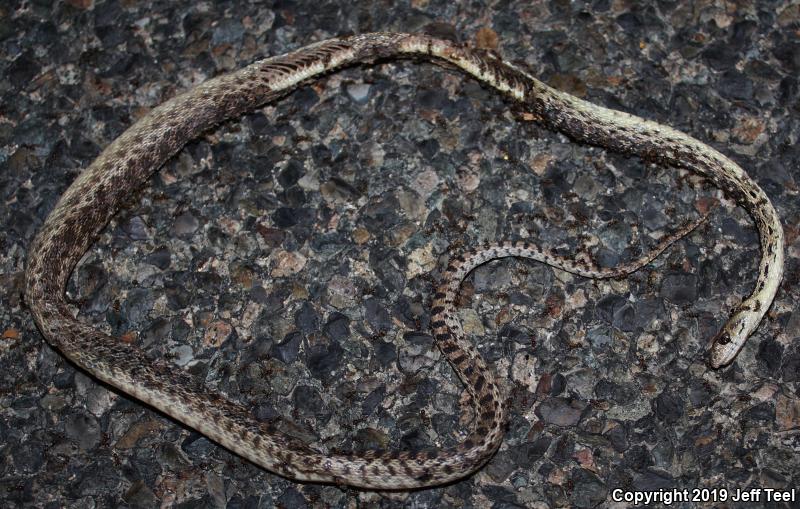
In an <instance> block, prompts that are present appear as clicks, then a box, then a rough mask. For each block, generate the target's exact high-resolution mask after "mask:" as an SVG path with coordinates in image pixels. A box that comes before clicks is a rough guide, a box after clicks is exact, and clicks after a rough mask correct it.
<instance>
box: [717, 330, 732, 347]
mask: <svg viewBox="0 0 800 509" xmlns="http://www.w3.org/2000/svg"><path fill="white" fill-rule="evenodd" d="M714 342H715V343H717V344H720V345H727V344H728V343H730V342H731V336H730V334H728V333H727V332H723V333H721V334H720V335H719V336H717V339H716V341H714Z"/></svg>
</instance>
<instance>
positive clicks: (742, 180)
mask: <svg viewBox="0 0 800 509" xmlns="http://www.w3.org/2000/svg"><path fill="white" fill-rule="evenodd" d="M404 56H406V57H407V56H412V57H418V58H422V59H429V60H431V61H433V62H435V63H438V64H441V65H446V66H450V67H452V66H455V67H457V68H459V69H461V70H463V71H465V72H466V73H467V74H470V75H472V76H473V77H475V78H477V79H478V80H479V81H480V82H482V83H484V84H486V85H488V86H491V87H493V88H495V89H497V90H498V91H500V92H502V93H503V94H505V95H506V96H507V97H508V98H510V99H511V100H513V101H516V102H518V103H519V104H520V105H521V106H522V107H523V108H525V109H526V110H528V111H530V112H531V113H533V114H534V115H535V116H536V117H538V118H540V120H541V121H542V122H543V123H544V124H546V125H547V126H549V127H551V128H553V129H555V130H558V131H561V132H562V133H565V134H566V135H568V136H569V137H571V138H572V139H574V140H577V141H581V142H585V143H589V144H594V145H599V146H602V147H605V148H607V149H610V150H613V151H617V152H622V153H626V154H633V155H638V156H640V157H642V158H643V159H646V160H648V161H655V162H659V163H662V164H667V165H671V166H679V167H684V168H688V169H691V170H694V171H696V172H698V173H700V174H703V175H705V176H706V177H707V178H709V179H710V180H711V181H712V182H713V183H714V184H716V185H717V186H718V187H720V188H721V189H722V190H724V191H725V192H726V193H727V194H728V195H730V196H731V197H733V198H735V199H736V200H737V202H738V203H739V204H740V205H742V206H743V207H744V208H745V209H746V210H747V211H748V212H749V213H750V215H751V216H752V217H753V219H754V220H755V222H756V226H757V228H758V232H759V236H760V241H761V252H762V258H761V262H760V266H759V273H758V278H757V283H756V289H755V291H754V292H753V294H752V295H750V296H749V297H747V298H746V299H744V301H743V302H742V303H741V304H740V305H738V306H737V307H736V308H735V309H734V310H733V313H732V315H731V318H730V319H729V320H728V322H727V323H726V324H725V326H724V327H723V329H722V331H721V332H720V333H719V334H718V335H717V336H716V338H715V339H714V343H713V346H712V347H711V354H710V364H711V366H712V367H720V366H723V365H725V364H727V363H729V362H731V361H732V359H733V358H734V357H735V356H736V354H737V352H738V351H739V349H740V348H741V347H742V344H743V343H744V341H745V339H746V338H747V337H748V336H749V335H750V334H751V333H752V332H753V330H754V329H755V328H756V326H757V325H758V323H759V322H760V320H761V318H762V317H763V315H764V313H765V312H766V311H767V308H768V307H769V306H770V304H771V302H772V299H773V297H774V295H775V292H776V291H777V288H778V283H779V281H780V278H781V273H782V268H783V234H782V229H781V226H780V223H779V220H778V216H777V214H776V212H775V209H774V208H773V206H772V204H771V203H770V201H769V199H768V198H767V196H766V195H765V194H764V192H763V191H762V190H761V188H759V187H758V185H756V184H755V182H753V180H751V179H750V178H749V177H748V176H747V174H745V172H744V171H743V170H742V169H741V168H740V167H739V166H737V165H736V164H735V163H733V162H732V161H731V160H729V159H728V158H726V157H725V156H723V155H722V154H720V153H719V152H717V151H716V150H714V149H712V148H710V147H708V146H706V145H704V144H703V143H701V142H699V141H697V140H695V139H694V138H691V137H689V136H687V135H685V134H683V133H681V132H678V131H676V130H674V129H672V128H669V127H666V126H663V125H659V124H656V123H654V122H650V121H647V120H643V119H641V118H638V117H635V116H633V115H629V114H626V113H621V112H619V111H614V110H610V109H607V108H603V107H600V106H596V105H593V104H591V103H588V102H586V101H583V100H581V99H578V98H575V97H573V96H570V95H568V94H566V93H564V92H560V91H558V90H555V89H553V88H550V87H548V86H547V85H544V84H543V83H541V82H539V81H537V80H536V79H534V78H533V77H532V76H530V75H529V74H527V73H526V72H525V71H523V70H522V69H520V68H519V67H517V66H515V65H512V64H510V63H508V62H506V61H504V60H501V59H500V58H498V57H497V56H495V55H494V54H492V53H487V52H483V51H478V50H472V49H468V48H465V47H463V46H461V45H458V44H455V43H452V42H448V41H443V40H437V39H433V38H431V37H428V36H425V35H410V34H395V33H372V34H363V35H356V36H351V37H342V38H335V39H330V40H327V41H323V42H319V43H316V44H311V45H309V46H306V47H303V48H300V49H298V50H296V51H292V52H291V53H288V54H286V55H283V56H277V57H273V58H269V59H266V60H262V61H260V62H256V63H254V64H252V65H250V66H248V67H245V68H243V69H241V70H239V71H237V72H234V73H231V74H227V75H224V76H220V77H217V78H214V79H211V80H209V81H207V82H205V83H203V84H201V85H199V86H197V87H195V88H193V89H191V90H189V91H188V92H186V93H184V94H182V95H179V96H177V97H175V98H173V99H171V100H169V101H167V102H165V103H164V104H162V105H160V106H158V107H157V108H154V109H153V110H152V111H150V113H149V114H148V115H146V116H145V117H144V118H142V119H140V120H139V121H138V122H136V123H135V124H134V125H133V126H132V127H131V128H129V129H128V130H127V131H125V132H124V133H123V134H122V135H121V136H120V137H119V138H117V139H116V140H115V141H114V142H112V143H111V144H110V145H109V146H108V147H107V148H106V149H105V150H104V151H103V152H102V153H101V154H100V156H99V157H98V158H97V159H96V160H95V161H94V162H93V163H92V164H91V165H90V166H89V167H88V168H86V169H85V170H84V171H83V172H82V173H81V174H80V176H79V177H78V178H77V179H76V180H75V181H74V182H73V183H72V185H71V186H70V187H69V188H68V189H67V191H66V192H65V193H64V195H63V196H62V197H61V199H60V201H59V202H58V204H57V205H56V207H55V209H54V210H53V211H52V212H51V213H50V215H49V216H48V218H47V220H46V221H45V223H44V224H43V225H42V227H41V229H40V231H39V233H38V236H37V237H36V239H35V240H34V241H33V243H32V244H31V247H30V251H29V257H28V266H27V272H26V280H25V291H26V299H27V302H28V305H29V306H30V309H31V311H32V313H33V316H34V318H35V320H36V323H37V325H38V327H39V329H40V330H41V331H42V333H43V334H44V336H45V338H47V340H48V341H49V342H50V343H51V344H52V345H53V346H55V347H56V348H58V349H59V350H60V351H61V352H62V353H63V354H64V355H65V356H66V357H68V358H69V359H70V360H72V361H73V362H74V363H75V364H77V365H78V366H80V367H82V368H83V369H85V370H87V371H88V372H89V373H91V374H92V375H94V376H96V377H97V378H99V379H100V380H102V381H104V382H106V383H108V384H110V385H112V386H114V387H116V388H118V389H120V390H121V391H123V392H125V393H127V394H129V395H131V396H133V397H135V398H138V399H140V400H142V401H144V402H146V403H148V404H150V405H152V406H154V407H155V408H157V409H159V410H161V411H162V412H164V413H166V414H168V415H170V416H172V417H173V418H175V419H177V420H179V421H181V422H183V423H185V424H186V425H188V426H190V427H192V428H194V429H196V430H198V431H199V432H201V433H203V434H204V435H206V436H208V437H210V438H211V439H213V440H216V441H217V442H219V443H220V444H222V445H223V446H225V447H227V448H228V449H230V450H232V451H235V452H236V453H238V454H240V455H242V456H244V457H245V458H247V459H249V460H251V461H253V462H255V463H257V464H258V465H261V466H263V467H265V468H267V469H269V470H271V471H273V472H277V473H279V474H282V475H284V476H287V477H290V478H293V479H297V480H309V481H318V482H334V483H341V484H348V485H353V486H360V487H368V488H395V489H397V488H413V487H419V486H427V485H435V484H441V483H446V482H448V481H452V480H455V479H458V478H460V477H463V476H465V475H467V474H469V473H470V472H472V471H474V470H476V469H477V468H479V467H480V466H481V465H482V464H484V463H485V462H486V461H487V460H488V458H490V457H491V455H492V454H493V453H494V452H495V451H496V450H497V448H498V447H499V445H500V442H501V440H502V436H503V426H504V422H505V409H504V403H503V400H502V398H501V396H500V391H499V389H498V385H497V383H496V382H495V379H494V377H493V375H492V373H491V371H490V370H488V369H487V367H486V365H485V363H484V361H483V359H482V358H481V357H480V355H479V354H478V352H477V350H476V349H475V348H474V347H473V346H472V345H471V344H469V342H467V341H465V340H464V339H463V335H462V334H461V329H460V326H459V324H458V322H457V321H456V320H455V319H454V313H453V312H452V311H453V306H454V304H453V302H454V299H455V294H456V292H457V291H458V288H459V285H460V282H461V279H462V278H463V277H464V276H465V275H466V274H467V273H468V272H469V271H470V270H472V269H473V268H474V267H475V266H477V265H479V264H481V263H484V262H486V261H487V260H490V259H494V258H498V257H504V256H524V257H530V258H534V259H537V260H540V261H543V262H546V263H549V264H551V265H555V266H558V267H561V268H563V269H566V270H569V271H572V272H575V273H578V274H582V275H585V276H590V277H611V276H618V275H621V274H625V273H628V272H630V271H632V270H636V269H637V268H639V267H640V266H641V265H643V264H644V263H647V262H649V261H650V260H651V259H652V258H653V257H654V256H655V255H657V254H658V253H660V252H661V250H663V249H664V248H665V247H666V246H667V245H668V244H669V243H670V242H672V241H674V240H675V239H677V238H679V237H680V236H682V235H684V234H685V233H687V232H688V231H690V230H691V228H693V227H694V226H695V225H696V224H697V223H694V224H692V225H689V226H687V227H684V228H683V229H681V230H680V231H679V232H677V233H676V234H674V235H671V236H669V237H668V238H667V239H666V240H664V241H662V242H661V243H660V244H659V246H658V247H657V248H656V249H655V250H654V251H653V252H652V253H651V254H650V255H647V256H645V257H643V258H642V259H640V260H638V261H635V262H633V263H631V264H629V265H627V266H624V267H620V268H617V269H597V268H595V267H593V266H591V265H590V264H589V263H587V262H585V261H574V262H573V261H569V260H564V259H561V258H558V257H555V256H553V255H552V254H551V253H548V252H546V251H544V250H542V249H540V248H538V247H536V246H531V245H528V244H527V243H520V242H518V241H516V242H502V243H497V244H490V245H485V246H481V247H480V248H478V249H474V250H472V251H470V252H468V253H467V254H465V255H457V256H454V257H453V259H452V260H451V263H450V265H449V267H448V268H447V270H446V271H445V277H444V283H442V285H441V286H440V287H439V288H438V290H437V292H436V294H435V296H434V299H433V310H432V328H433V333H434V335H435V338H436V340H437V342H438V345H439V347H440V348H441V350H442V352H443V353H444V354H445V356H446V357H447V359H448V360H449V361H450V363H451V364H452V365H453V368H454V369H455V370H456V372H457V373H458V375H459V376H460V377H461V379H462V380H463V381H464V383H465V384H466V386H467V388H468V390H469V392H470V393H471V395H472V400H473V403H474V404H475V408H476V416H477V417H476V423H475V425H474V427H473V430H472V432H471V433H470V434H469V435H468V437H467V438H466V439H465V440H463V441H462V442H461V443H459V444H458V445H456V446H454V447H450V448H445V449H433V450H428V451H421V452H411V451H403V452H398V451H394V452H386V451H377V450H373V451H368V452H366V453H353V454H325V453H321V452H319V451H316V450H314V449H312V448H310V447H309V446H308V445H306V444H304V443H301V442H299V441H297V440H295V439H293V438H290V437H288V436H286V435H284V434H282V433H280V432H278V431H277V430H276V429H275V426H273V425H272V424H270V423H262V422H258V421H257V420H255V419H254V418H253V417H252V416H251V415H250V412H249V411H248V409H246V408H244V407H243V406H241V405H237V404H234V403H232V402H230V401H228V400H227V399H225V398H223V397H221V396H220V395H217V394H212V393H207V392H200V391H196V390H194V389H192V387H193V386H194V384H193V383H192V381H191V378H190V377H189V376H188V375H186V374H185V373H182V372H180V371H179V370H176V369H175V368H174V366H170V365H169V364H168V363H166V362H164V361H160V360H156V361H153V360H150V359H148V358H147V357H146V356H145V355H144V353H143V352H142V351H141V350H140V349H138V348H137V347H135V346H131V345H127V344H125V343H124V342H122V341H120V340H118V339H115V338H113V337H111V336H108V335H106V334H104V333H102V332H100V331H97V330H95V329H93V328H91V327H89V326H87V325H85V324H83V323H81V322H80V321H79V320H77V319H76V318H74V317H73V313H72V312H71V310H70V307H69V306H68V305H67V302H66V300H65V296H64V291H65V286H66V283H67V280H68V278H69V276H70V274H71V272H72V270H73V269H74V267H75V265H76V264H77V262H78V260H79V259H80V258H81V256H82V255H83V253H84V252H86V250H87V249H88V248H89V246H90V245H91V244H92V243H93V242H94V240H95V239H96V238H97V236H98V234H99V232H100V231H101V230H102V229H103V228H104V227H105V226H106V225H107V224H108V222H109V220H110V218H111V217H112V216H113V215H114V214H115V213H116V212H117V211H118V210H119V209H120V207H121V206H122V205H123V203H125V201H126V200H128V199H129V197H130V196H131V194H132V193H133V192H134V191H136V190H138V189H139V188H141V187H142V186H143V185H144V184H145V182H146V180H147V179H148V177H149V176H150V175H151V174H152V173H153V172H154V171H156V170H157V169H158V168H159V167H160V166H161V165H162V164H163V163H164V161H166V160H167V159H169V158H170V157H171V156H173V155H174V154H175V153H176V152H178V150H180V149H181V147H182V146H183V145H184V144H185V143H186V142H187V141H188V140H191V139H192V138H194V137H196V136H198V135H199V134H200V133H202V132H204V131H206V130H207V129H209V128H210V127H212V126H214V125H216V124H218V123H219V122H222V121H223V120H225V119H229V118H232V117H235V116H238V115H240V114H242V113H244V112H246V111H248V110H251V109H253V108H255V107H256V106H259V105H262V104H264V103H266V102H268V101H271V100H274V99H276V98H277V97H279V96H282V95H284V94H285V93H287V92H288V91H290V90H292V89H294V88H295V87H297V86H298V85H300V84H302V83H304V82H307V81H308V80H309V79H311V78H314V77H318V76H320V75H322V74H324V73H326V72H328V71H331V70H333V69H337V68H340V67H342V66H345V65H350V64H355V63H362V62H368V61H373V60H375V59H384V58H389V57H395V58H396V57H404Z"/></svg>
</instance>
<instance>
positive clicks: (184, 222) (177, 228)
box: [172, 212, 200, 239]
mask: <svg viewBox="0 0 800 509" xmlns="http://www.w3.org/2000/svg"><path fill="white" fill-rule="evenodd" d="M198 228H200V220H198V219H197V217H195V216H194V214H192V213H191V212H184V213H182V214H180V215H179V216H178V217H176V218H175V221H173V223H172V235H174V236H176V237H180V238H182V239H189V238H191V236H192V235H193V234H194V232H196V231H197V229H198Z"/></svg>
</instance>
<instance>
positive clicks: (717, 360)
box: [708, 301, 763, 369]
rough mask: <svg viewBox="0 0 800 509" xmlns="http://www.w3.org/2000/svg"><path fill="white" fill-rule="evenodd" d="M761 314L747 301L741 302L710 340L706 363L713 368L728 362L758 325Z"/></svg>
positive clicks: (725, 364)
mask: <svg viewBox="0 0 800 509" xmlns="http://www.w3.org/2000/svg"><path fill="white" fill-rule="evenodd" d="M762 315H763V313H760V312H759V310H757V309H754V307H753V305H752V304H750V303H749V302H748V301H745V302H742V303H741V304H740V305H739V306H738V307H737V308H736V310H735V311H734V312H733V314H732V315H731V317H730V318H729V319H728V321H727V322H725V325H724V326H723V327H722V329H721V330H720V331H719V333H717V335H716V336H714V338H713V339H712V340H711V341H712V344H711V348H710V355H709V359H708V364H709V365H710V366H711V367H712V368H714V369H719V368H721V367H723V366H727V365H728V364H730V363H731V362H732V361H733V359H735V358H736V354H738V353H739V350H741V349H742V346H743V345H744V342H745V340H746V339H747V338H748V336H750V334H751V333H752V332H753V330H754V329H755V328H756V326H758V322H759V321H760V320H761V316H762Z"/></svg>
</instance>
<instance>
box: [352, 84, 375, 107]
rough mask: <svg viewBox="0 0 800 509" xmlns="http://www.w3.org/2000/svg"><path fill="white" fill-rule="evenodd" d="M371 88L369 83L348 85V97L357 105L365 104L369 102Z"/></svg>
mask: <svg viewBox="0 0 800 509" xmlns="http://www.w3.org/2000/svg"><path fill="white" fill-rule="evenodd" d="M369 90H370V86H369V84H367V83H353V84H350V85H347V95H349V96H350V98H351V99H352V100H354V101H355V102H357V103H365V102H367V101H368V100H369Z"/></svg>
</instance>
